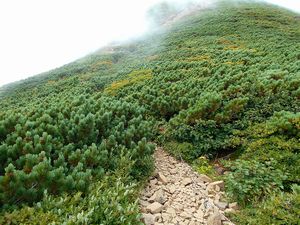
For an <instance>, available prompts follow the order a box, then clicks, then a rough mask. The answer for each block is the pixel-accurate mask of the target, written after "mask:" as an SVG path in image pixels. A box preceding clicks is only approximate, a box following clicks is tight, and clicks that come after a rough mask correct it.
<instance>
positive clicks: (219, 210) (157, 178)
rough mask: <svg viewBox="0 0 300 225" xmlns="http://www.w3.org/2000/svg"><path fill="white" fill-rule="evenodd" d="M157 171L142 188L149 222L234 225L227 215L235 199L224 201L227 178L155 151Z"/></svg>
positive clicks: (157, 224) (156, 224)
mask: <svg viewBox="0 0 300 225" xmlns="http://www.w3.org/2000/svg"><path fill="white" fill-rule="evenodd" d="M154 157H155V170H156V172H155V175H154V177H151V179H150V181H149V184H148V185H147V187H146V188H145V189H144V190H143V191H142V193H141V196H140V200H139V204H140V208H141V212H142V215H143V222H144V223H145V224H146V225H162V224H167V225H198V224H208V225H222V224H227V225H233V223H231V222H230V221H229V219H228V218H227V217H226V216H225V215H224V213H225V212H233V211H234V210H236V208H237V205H236V203H231V204H228V203H227V202H225V201H221V199H222V196H223V195H224V192H223V191H224V182H223V181H215V182H213V181H212V179H211V178H209V177H208V176H206V175H204V174H198V173H197V172H195V171H193V169H192V168H191V167H190V166H189V165H188V164H187V163H185V162H181V161H178V160H176V159H175V158H173V157H172V156H170V155H169V154H167V153H166V152H164V151H163V149H162V148H159V147H158V148H157V149H156V151H155V153H154Z"/></svg>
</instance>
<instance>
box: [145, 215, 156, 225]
mask: <svg viewBox="0 0 300 225" xmlns="http://www.w3.org/2000/svg"><path fill="white" fill-rule="evenodd" d="M142 220H143V222H144V223H145V225H154V223H155V216H154V215H152V214H150V213H147V214H142Z"/></svg>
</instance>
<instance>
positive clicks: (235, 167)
mask: <svg viewBox="0 0 300 225" xmlns="http://www.w3.org/2000/svg"><path fill="white" fill-rule="evenodd" d="M276 167H277V162H276V161H275V160H272V159H270V161H266V162H264V163H260V162H257V161H255V160H248V161H243V160H237V161H235V162H234V163H232V165H231V166H230V168H231V170H232V171H231V172H230V173H229V174H228V175H227V176H226V178H225V179H226V191H227V193H228V195H229V196H230V197H231V198H233V199H235V200H237V201H238V202H239V203H240V204H242V205H245V204H247V203H251V202H252V203H253V202H257V201H260V200H262V199H263V198H266V197H267V196H268V195H269V194H271V193H272V192H276V191H278V190H280V189H283V181H284V180H285V179H286V176H285V175H284V174H283V172H282V171H281V170H279V169H276Z"/></svg>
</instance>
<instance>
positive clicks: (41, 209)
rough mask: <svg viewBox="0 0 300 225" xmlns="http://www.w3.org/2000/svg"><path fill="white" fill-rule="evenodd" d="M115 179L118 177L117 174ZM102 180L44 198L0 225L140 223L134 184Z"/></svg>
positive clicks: (1, 219) (2, 218) (3, 217)
mask: <svg viewBox="0 0 300 225" xmlns="http://www.w3.org/2000/svg"><path fill="white" fill-rule="evenodd" d="M117 176H120V174H118V175H117ZM124 183H126V179H125V180H124V178H116V177H114V176H110V177H105V179H103V180H102V181H101V182H96V183H94V184H93V185H91V187H90V188H89V191H88V192H87V194H86V196H84V195H83V194H82V193H81V192H78V193H75V194H73V195H64V196H62V197H53V196H49V195H48V194H45V195H44V199H43V201H42V202H41V203H37V204H35V205H34V206H33V207H28V206H27V207H24V208H22V209H21V210H15V211H13V212H11V213H3V214H2V215H0V223H1V224H7V225H10V224H28V222H29V223H30V224H106V225H111V224H116V225H117V224H119V225H123V224H132V225H137V224H142V223H141V222H140V215H139V207H138V204H137V202H136V201H135V197H136V186H135V184H124Z"/></svg>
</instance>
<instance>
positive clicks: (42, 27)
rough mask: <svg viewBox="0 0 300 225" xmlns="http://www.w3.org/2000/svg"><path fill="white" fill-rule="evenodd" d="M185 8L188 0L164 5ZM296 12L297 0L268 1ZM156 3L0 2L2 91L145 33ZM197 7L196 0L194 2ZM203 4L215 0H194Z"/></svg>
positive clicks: (118, 0) (91, 0)
mask: <svg viewBox="0 0 300 225" xmlns="http://www.w3.org/2000/svg"><path fill="white" fill-rule="evenodd" d="M168 1H169V2H172V4H173V5H176V6H178V7H183V6H184V5H185V4H187V3H189V2H192V1H189V0H185V1H184V0H168ZM267 1H268V2H272V3H274V4H278V5H280V6H283V7H286V8H289V9H291V10H294V11H297V12H300V1H299V0H267ZM158 2H160V0H124V1H121V0H103V1H101V0H44V1H41V0H26V1H24V0H1V1H0V31H1V35H0V86H1V85H3V84H7V83H9V82H13V81H17V80H20V79H24V78H26V77H28V76H32V75H35V74H38V73H41V72H44V71H47V70H50V69H53V68H56V67H59V66H62V65H63V64H66V63H69V62H71V61H73V60H75V59H77V58H80V57H83V56H85V55H86V54H88V53H90V52H92V51H95V50H96V49H98V48H100V47H101V46H104V45H107V44H108V43H110V42H111V41H116V40H117V41H123V40H128V39H130V38H132V37H137V36H139V35H141V34H143V33H145V32H146V31H147V30H148V28H149V23H148V22H147V16H146V15H147V11H148V10H149V8H150V7H152V6H153V5H154V4H157V3H158ZM193 2H195V1H193ZM197 2H200V3H202V4H205V5H210V4H213V2H214V1H213V0H211V1H207V0H202V1H201V0H198V1H197Z"/></svg>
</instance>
